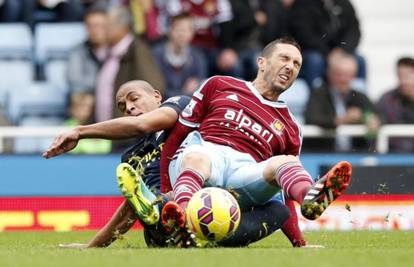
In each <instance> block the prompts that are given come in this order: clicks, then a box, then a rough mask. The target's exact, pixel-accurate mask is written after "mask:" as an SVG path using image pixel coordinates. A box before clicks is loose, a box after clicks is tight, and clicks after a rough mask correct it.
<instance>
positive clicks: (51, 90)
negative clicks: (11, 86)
mask: <svg viewBox="0 0 414 267" xmlns="http://www.w3.org/2000/svg"><path fill="white" fill-rule="evenodd" d="M66 106H67V99H66V93H65V92H63V91H61V90H56V88H55V87H54V86H52V85H51V84H50V83H47V82H33V83H31V84H30V85H27V86H24V87H21V88H18V89H16V90H12V91H10V92H9V105H8V114H9V117H10V119H11V121H13V122H14V123H15V124H18V125H20V124H21V122H22V120H23V119H24V118H27V117H49V118H56V117H57V118H62V117H63V116H64V114H65V112H66ZM32 125H34V124H32ZM40 125H43V124H39V126H40Z"/></svg>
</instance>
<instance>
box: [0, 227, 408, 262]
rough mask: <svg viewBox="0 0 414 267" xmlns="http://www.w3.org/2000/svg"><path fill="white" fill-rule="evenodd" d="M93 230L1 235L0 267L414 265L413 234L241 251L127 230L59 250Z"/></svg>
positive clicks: (326, 235) (311, 236)
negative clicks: (101, 241) (162, 242)
mask: <svg viewBox="0 0 414 267" xmlns="http://www.w3.org/2000/svg"><path fill="white" fill-rule="evenodd" d="M93 234H94V232H69V233H54V232H3V233H1V232H0V266H1V267H9V266H30V267H44V266H87V267H94V266H99V267H103V266H114V267H126V266H136V267H141V266H142V267H155V266H165V267H173V266H179V267H184V266H194V267H199V266H225V267H233V266H234V267H243V266H246V267H255V266H281V267H289V266H303V267H305V266H309V267H312V266H315V267H316V266H317V267H323V266H338V267H339V266H353V267H357V266H364V267H370V266H375V267H380V266H387V267H388V266H414V265H413V264H414V232H413V231H411V232H403V231H400V232H309V233H306V238H307V239H308V240H309V242H310V243H312V244H321V245H324V246H325V247H326V248H325V249H293V248H291V247H290V244H289V242H288V241H287V240H286V238H285V237H284V236H283V235H282V234H281V233H277V234H274V235H272V236H271V237H269V238H266V239H264V240H263V241H261V242H258V243H256V244H253V245H251V246H250V247H249V248H241V249H229V248H227V249H223V248H211V249H148V248H146V246H145V243H144V241H143V238H142V234H141V232H131V233H129V234H128V235H126V236H125V238H124V239H123V240H119V241H117V242H115V243H114V244H113V245H112V246H111V247H109V248H105V249H88V250H77V249H59V248H57V244H59V243H72V242H86V241H87V240H88V239H89V238H90V237H92V236H93Z"/></svg>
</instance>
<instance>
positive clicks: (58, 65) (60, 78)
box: [45, 60, 69, 92]
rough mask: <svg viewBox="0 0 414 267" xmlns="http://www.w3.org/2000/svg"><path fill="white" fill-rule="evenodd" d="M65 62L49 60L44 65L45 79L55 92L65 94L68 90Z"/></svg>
mask: <svg viewBox="0 0 414 267" xmlns="http://www.w3.org/2000/svg"><path fill="white" fill-rule="evenodd" d="M66 71H67V61H66V60H50V61H48V62H46V64H45V79H46V81H48V82H49V83H50V84H51V85H53V86H54V87H56V89H57V90H63V91H65V92H67V91H68V90H69V85H68V79H67V74H66Z"/></svg>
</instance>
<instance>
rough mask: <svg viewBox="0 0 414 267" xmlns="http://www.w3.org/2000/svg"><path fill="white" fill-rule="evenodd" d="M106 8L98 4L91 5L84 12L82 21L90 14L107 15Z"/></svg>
mask: <svg viewBox="0 0 414 267" xmlns="http://www.w3.org/2000/svg"><path fill="white" fill-rule="evenodd" d="M107 13H108V8H107V7H106V6H105V5H103V4H102V3H100V2H98V3H96V4H93V5H91V6H90V7H89V8H88V9H87V10H86V12H85V15H84V19H86V18H87V17H88V16H89V15H92V14H103V15H105V14H107Z"/></svg>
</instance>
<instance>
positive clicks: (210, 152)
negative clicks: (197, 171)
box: [169, 131, 280, 209]
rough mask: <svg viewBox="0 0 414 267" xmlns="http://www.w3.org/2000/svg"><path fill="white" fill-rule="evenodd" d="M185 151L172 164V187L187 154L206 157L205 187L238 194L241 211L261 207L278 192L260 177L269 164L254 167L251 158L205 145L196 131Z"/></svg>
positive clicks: (277, 188) (229, 148)
mask: <svg viewBox="0 0 414 267" xmlns="http://www.w3.org/2000/svg"><path fill="white" fill-rule="evenodd" d="M181 147H183V148H184V150H183V151H182V152H181V153H180V154H178V156H177V158H176V159H175V160H173V161H171V163H170V166H169V174H170V180H171V184H172V185H174V184H175V182H176V180H177V178H178V175H179V174H180V172H181V162H182V160H183V158H184V156H185V155H187V154H188V153H190V152H200V153H203V154H205V155H207V156H208V157H209V159H210V161H211V176H210V178H209V179H208V180H207V181H206V183H205V187H208V186H214V187H221V188H226V189H231V190H234V191H235V192H236V193H238V194H239V199H238V201H239V204H240V207H241V208H242V209H248V208H250V207H252V206H254V205H260V204H264V203H266V202H267V201H269V200H270V199H272V197H274V196H275V194H277V193H278V192H279V191H280V188H279V187H278V186H274V185H271V184H269V183H268V182H267V181H266V180H265V178H264V177H263V171H264V168H265V167H266V165H267V162H268V161H263V162H260V163H257V162H256V161H255V160H254V159H253V157H252V156H250V155H249V154H247V153H242V152H239V151H237V150H234V149H233V148H231V147H229V146H223V145H217V144H214V143H211V142H207V141H204V140H203V138H202V137H201V135H200V133H199V132H198V131H194V132H192V133H190V134H189V135H188V136H187V138H186V139H185V140H184V142H183V143H182V145H181Z"/></svg>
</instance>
